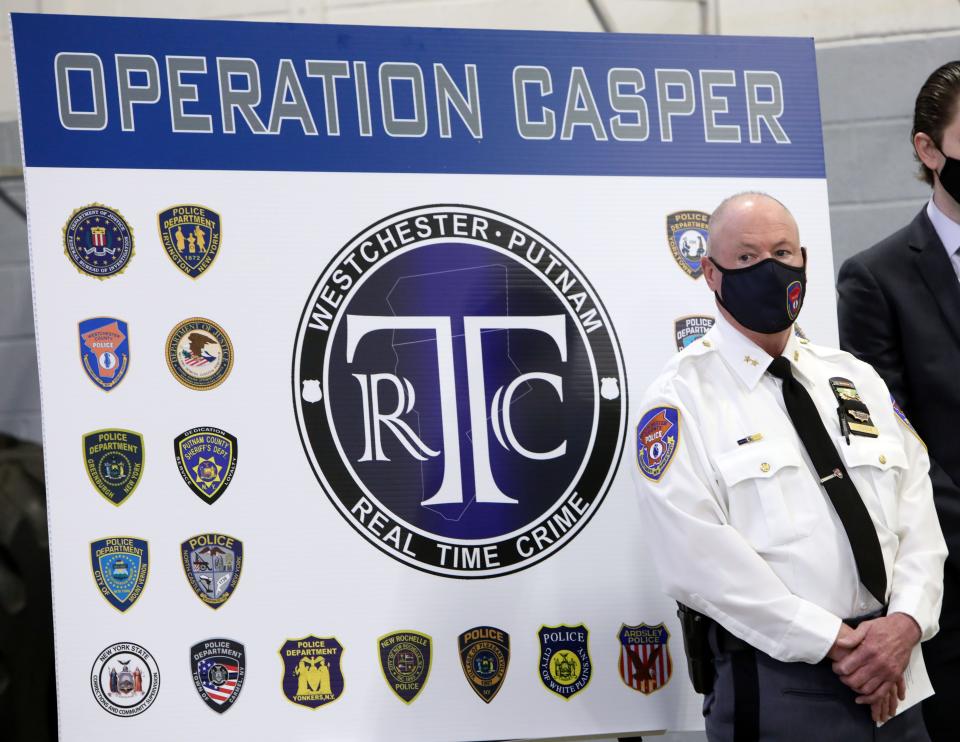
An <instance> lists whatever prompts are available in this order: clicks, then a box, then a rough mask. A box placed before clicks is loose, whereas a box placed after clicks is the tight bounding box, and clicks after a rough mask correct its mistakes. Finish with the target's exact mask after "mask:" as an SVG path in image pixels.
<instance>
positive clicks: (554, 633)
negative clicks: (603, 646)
mask: <svg viewBox="0 0 960 742" xmlns="http://www.w3.org/2000/svg"><path fill="white" fill-rule="evenodd" d="M537 635H538V636H539V637H540V682H542V683H543V685H544V686H545V687H546V689H547V690H549V691H552V692H554V693H556V694H557V695H558V696H560V697H561V698H563V699H564V700H566V701H569V700H570V699H571V698H573V696H575V695H576V694H577V693H579V692H580V691H582V690H583V689H584V688H586V687H587V685H589V684H590V679H591V677H593V674H592V673H593V666H592V665H591V663H590V649H589V646H588V643H587V642H588V639H589V632H588V631H587V627H586V626H584V625H583V624H579V625H578V626H564V625H561V626H541V627H540V630H539V631H538V632H537Z"/></svg>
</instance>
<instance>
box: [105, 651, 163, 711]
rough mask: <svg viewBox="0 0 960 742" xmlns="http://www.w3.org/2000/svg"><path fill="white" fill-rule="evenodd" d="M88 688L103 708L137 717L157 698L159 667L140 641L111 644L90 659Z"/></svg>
mask: <svg viewBox="0 0 960 742" xmlns="http://www.w3.org/2000/svg"><path fill="white" fill-rule="evenodd" d="M90 689H91V690H92V691H93V697H94V698H95V699H96V700H97V703H99V704H100V707H101V708H102V709H103V710H104V711H108V712H109V713H111V714H113V715H114V716H136V715H137V714H142V713H143V712H144V711H146V710H147V709H148V708H150V706H151V704H153V702H154V701H155V700H156V698H157V694H158V693H159V692H160V668H159V667H157V661H156V660H155V659H154V658H153V655H152V654H150V652H148V651H147V650H146V649H144V648H143V647H141V646H140V645H139V644H134V643H133V642H118V643H117V644H111V645H110V646H109V647H107V648H106V649H104V650H103V651H102V652H100V654H99V655H97V659H96V660H94V662H93V669H92V670H91V673H90Z"/></svg>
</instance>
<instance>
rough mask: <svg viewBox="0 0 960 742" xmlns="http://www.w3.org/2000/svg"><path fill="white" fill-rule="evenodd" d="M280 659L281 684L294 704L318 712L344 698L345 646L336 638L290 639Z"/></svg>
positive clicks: (311, 636) (281, 650) (306, 637)
mask: <svg viewBox="0 0 960 742" xmlns="http://www.w3.org/2000/svg"><path fill="white" fill-rule="evenodd" d="M280 659H281V660H283V677H282V678H281V680H280V683H281V687H282V689H283V695H285V696H286V697H287V699H288V700H289V701H290V702H291V703H296V704H298V705H300V706H306V707H307V708H310V709H318V708H320V707H321V706H326V705H327V704H328V703H333V702H334V701H336V700H337V699H338V698H340V696H341V695H343V685H344V683H343V666H342V660H343V645H341V644H340V642H339V641H337V638H336V637H335V636H328V637H316V636H313V635H310V636H305V637H304V638H303V639H288V640H287V641H286V642H285V643H284V645H283V646H282V647H280Z"/></svg>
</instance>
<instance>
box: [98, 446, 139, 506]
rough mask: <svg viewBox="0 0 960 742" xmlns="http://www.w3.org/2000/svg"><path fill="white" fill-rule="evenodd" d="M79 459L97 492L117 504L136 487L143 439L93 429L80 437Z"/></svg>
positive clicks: (122, 501)
mask: <svg viewBox="0 0 960 742" xmlns="http://www.w3.org/2000/svg"><path fill="white" fill-rule="evenodd" d="M83 457H84V460H85V461H86V470H87V476H88V477H89V478H90V483H91V484H93V486H94V487H96V489H97V492H99V493H100V494H101V495H103V496H104V497H105V498H106V499H107V500H109V501H110V502H111V503H113V504H114V505H121V504H122V503H124V502H125V501H126V499H127V498H128V497H130V495H132V494H133V491H134V490H135V489H136V488H137V485H138V484H140V477H141V475H142V474H143V465H144V461H145V454H144V448H143V436H142V435H140V433H135V432H134V431H132V430H122V429H120V428H107V429H105V430H94V431H93V432H92V433H87V434H86V435H84V436H83Z"/></svg>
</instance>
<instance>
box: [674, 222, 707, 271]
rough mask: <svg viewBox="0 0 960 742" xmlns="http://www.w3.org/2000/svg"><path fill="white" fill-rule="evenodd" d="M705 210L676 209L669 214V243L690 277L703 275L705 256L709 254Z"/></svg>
mask: <svg viewBox="0 0 960 742" xmlns="http://www.w3.org/2000/svg"><path fill="white" fill-rule="evenodd" d="M709 220H710V215H709V214H707V213H706V212H703V211H675V212H674V213H672V214H667V244H668V245H669V246H670V253H671V254H672V255H673V259H674V260H675V261H677V265H678V266H680V269H681V270H682V271H683V272H684V273H686V274H687V275H688V276H690V278H693V279H697V278H700V276H702V275H703V263H702V261H703V258H704V256H705V255H706V254H707V237H708V234H709V233H708V231H707V222H708V221H709Z"/></svg>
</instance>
